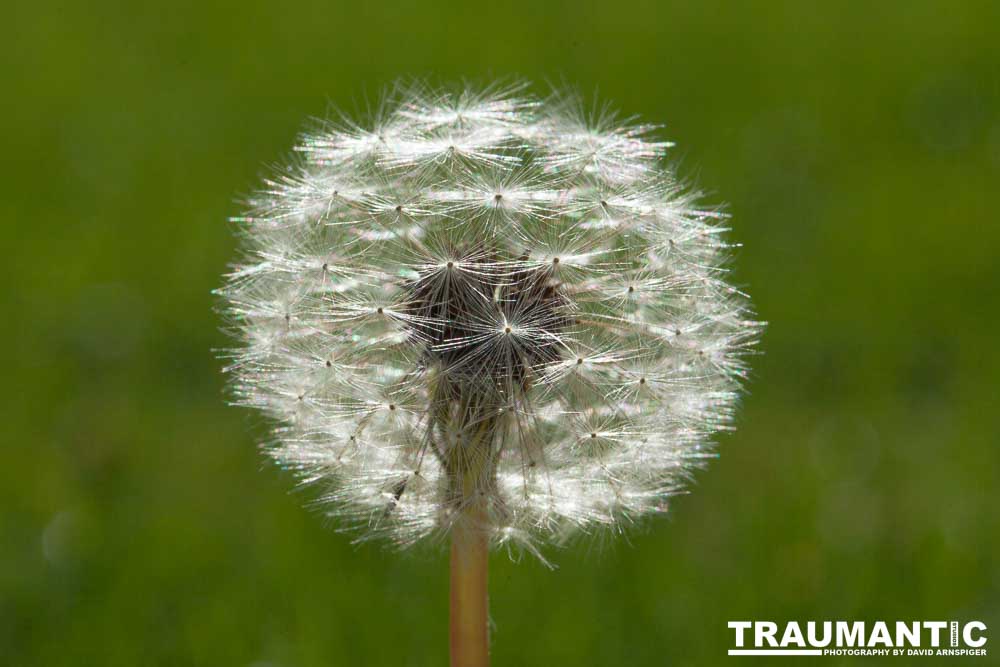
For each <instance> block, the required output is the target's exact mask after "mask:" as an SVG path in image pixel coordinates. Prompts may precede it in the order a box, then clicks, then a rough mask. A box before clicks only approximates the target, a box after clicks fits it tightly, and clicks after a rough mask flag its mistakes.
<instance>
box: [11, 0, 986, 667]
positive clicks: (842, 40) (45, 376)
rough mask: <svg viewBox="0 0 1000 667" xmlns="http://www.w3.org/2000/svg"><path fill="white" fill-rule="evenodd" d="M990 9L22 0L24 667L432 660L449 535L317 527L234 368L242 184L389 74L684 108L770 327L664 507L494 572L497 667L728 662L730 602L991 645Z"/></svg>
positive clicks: (672, 120) (18, 65)
mask: <svg viewBox="0 0 1000 667" xmlns="http://www.w3.org/2000/svg"><path fill="white" fill-rule="evenodd" d="M997 25H1000V11H998V5H996V4H994V3H986V2H983V3H977V2H960V3H945V2H939V3H932V2H912V3H901V2H900V3H860V2H858V3H854V2H839V3H826V4H823V5H821V6H820V5H813V4H807V3H801V4H800V3H788V4H784V3H770V2H758V3H745V4H739V5H735V4H734V3H722V2H705V3H690V4H688V3H684V4H679V3H668V2H648V3H610V4H608V3H594V4H593V5H591V4H590V3H580V2H551V3H522V4H521V5H520V6H507V5H501V4H492V5H491V4H486V3H480V4H469V3H459V2H454V3H445V2H441V3H437V4H401V5H400V6H390V5H388V4H386V3H374V4H364V3H352V4H343V5H337V4H332V3H329V2H311V3H310V2H294V1H293V2H286V3H273V2H271V3H265V2H246V3H241V4H240V5H239V6H234V7H230V8H226V9H222V8H216V7H209V6H204V5H203V4H202V3H186V2H180V3H172V4H162V5H159V6H147V5H141V3H140V5H136V4H135V3H123V4H122V5H120V6H116V5H114V4H112V3H107V2H100V3H79V2H78V3H20V4H18V5H17V6H15V7H12V8H9V9H8V21H7V30H6V31H5V33H6V34H5V38H4V49H3V52H2V53H3V55H2V56H0V58H2V60H0V67H2V69H3V71H4V82H5V84H4V92H5V95H4V98H5V102H4V104H3V106H2V107H0V120H2V128H3V129H2V130H0V132H2V136H3V148H4V150H3V155H4V159H3V162H2V165H0V173H2V182H3V193H4V194H3V197H2V198H0V216H2V220H3V221H4V228H5V231H6V236H7V242H6V243H5V244H4V247H5V248H8V252H7V253H5V254H4V262H3V265H2V269H0V272H2V273H0V276H2V278H3V284H4V289H3V290H2V291H0V305H3V306H4V310H3V312H4V313H5V314H6V317H5V325H4V327H3V333H2V334H0V335H2V336H3V343H4V344H3V349H4V350H5V352H7V354H5V359H6V361H5V363H4V378H5V381H4V385H3V386H4V399H3V407H4V417H3V432H4V434H5V435H4V441H5V447H4V453H5V458H4V461H3V465H0V663H2V664H5V665H6V664H9V665H18V666H33V665H39V666H45V667H56V666H58V665H84V664H99V665H106V666H112V665H130V666H131V665H240V666H244V665H246V666H248V665H258V666H259V665H265V664H267V665H281V666H283V667H292V666H302V667H307V666H312V665H348V664H372V665H393V666H400V667H402V666H406V665H431V664H443V663H444V661H445V659H446V657H445V651H446V642H445V633H446V629H445V624H446V591H445V586H446V579H447V577H446V571H445V568H446V564H445V563H446V559H445V558H444V556H443V553H441V552H440V551H438V550H435V549H424V550H421V551H418V552H417V553H415V554H409V555H405V556H399V555H397V554H395V553H392V552H391V551H386V550H384V549H382V548H380V547H378V546H362V547H353V546H351V545H350V544H349V542H348V539H347V538H345V537H344V536H342V535H339V534H337V533H335V532H334V531H333V530H331V529H330V528H331V527H329V526H326V525H325V524H324V521H323V520H322V518H320V517H318V516H317V515H315V514H310V513H308V512H306V511H304V510H302V509H301V505H302V503H303V502H304V500H306V497H303V496H302V495H297V494H289V492H288V490H289V489H290V488H291V481H292V480H291V479H289V478H288V476H286V475H284V474H282V473H281V472H280V471H277V470H275V469H273V468H271V467H269V466H267V465H265V464H264V463H263V459H262V458H261V457H260V456H259V455H258V452H257V451H256V450H255V447H254V443H255V442H256V441H257V439H258V438H259V437H260V436H261V435H262V434H263V433H264V429H263V428H262V424H261V423H260V422H259V420H258V418H257V417H256V416H253V415H250V414H247V413H245V412H242V411H240V410H236V409H230V408H227V407H225V406H224V402H223V387H222V378H221V376H220V373H219V367H220V363H219V362H218V361H217V360H216V359H215V358H214V355H213V352H212V350H213V349H215V348H219V347H222V346H224V345H225V344H226V340H225V338H224V337H223V336H222V334H221V333H220V332H219V331H218V327H219V321H218V318H217V317H216V316H215V315H214V314H213V312H212V308H213V299H212V297H211V295H210V293H209V292H210V290H211V289H212V288H213V287H215V286H217V285H218V284H219V274H220V273H221V272H222V271H223V270H224V269H225V265H226V263H227V261H229V259H230V258H231V257H232V256H233V248H234V242H233V239H232V237H231V235H230V229H229V227H228V226H227V225H226V223H225V220H226V217H227V216H228V215H231V214H234V213H235V212H236V211H237V208H236V206H235V205H234V204H233V199H234V197H235V196H236V195H238V194H240V193H245V192H247V191H249V190H251V189H252V188H253V187H255V185H256V179H257V177H258V175H259V174H260V172H261V171H262V165H263V164H264V163H265V162H268V161H271V160H275V159H278V158H280V157H281V156H282V155H283V154H284V153H285V152H286V151H287V150H288V149H289V147H290V145H291V143H292V141H293V138H294V136H295V134H296V132H297V131H298V130H299V129H300V128H301V126H302V122H303V120H304V118H305V117H306V116H307V115H310V114H312V115H323V114H324V113H325V112H326V109H327V106H328V104H332V105H334V106H336V107H342V108H347V109H348V110H351V109H354V108H356V107H358V108H363V107H364V106H365V96H366V95H367V96H368V98H369V99H371V98H374V97H377V93H378V89H379V88H380V87H381V86H383V85H386V84H388V83H390V82H391V81H392V80H393V79H394V78H396V77H397V76H400V75H430V76H432V77H433V78H435V79H439V80H444V81H447V80H453V79H457V78H461V77H470V78H472V79H474V80H477V79H478V80H488V79H489V78H490V77H492V76H494V75H508V74H520V75H523V76H525V77H527V78H529V79H532V80H535V81H539V82H544V81H546V80H550V81H555V82H561V81H568V82H574V83H578V84H579V85H581V86H582V87H583V89H584V90H585V91H586V92H590V91H592V90H597V91H598V92H599V94H600V96H601V98H602V99H609V100H613V101H615V102H616V103H617V104H618V105H620V107H621V108H622V109H623V110H625V111H627V112H629V113H638V114H641V115H642V117H643V118H645V119H648V120H654V121H664V122H665V123H666V128H665V130H664V133H665V134H666V135H667V136H669V137H670V138H672V139H675V140H677V141H678V142H679V148H678V149H677V150H676V153H675V155H676V157H678V158H679V159H680V160H681V170H682V172H683V173H685V174H687V175H689V176H691V177H693V178H694V179H695V180H697V181H698V182H700V183H701V184H702V185H704V186H705V187H708V188H711V189H712V191H713V192H717V193H718V195H717V197H718V198H719V199H725V200H727V201H728V202H730V210H731V212H732V213H733V214H734V219H733V227H734V233H733V238H734V239H735V240H737V241H739V242H742V243H744V244H745V245H746V249H745V250H744V251H742V252H741V253H740V257H739V262H738V264H737V268H736V279H737V280H738V281H739V282H741V283H742V284H746V285H748V289H749V291H750V292H751V293H752V295H753V298H754V300H755V303H756V304H757V306H758V308H759V310H760V313H761V316H762V317H763V318H764V319H766V320H769V321H770V323H771V324H770V327H769V329H768V331H767V334H766V336H765V340H764V343H763V349H764V351H765V354H764V355H763V356H761V357H759V358H757V359H755V360H754V373H753V381H752V384H751V387H750V394H749V395H748V397H747V399H746V401H745V407H744V411H743V413H742V418H741V425H740V429H739V431H738V432H737V433H736V434H735V435H733V436H729V437H726V438H724V439H723V441H722V443H721V449H720V451H721V454H722V455H721V458H720V459H719V460H718V461H716V462H714V463H713V464H712V466H711V467H710V468H709V469H708V470H707V471H705V472H704V473H702V474H700V475H699V476H698V483H697V484H696V486H695V488H694V493H693V494H691V495H690V496H685V497H682V498H679V499H678V500H677V501H676V502H675V503H674V513H673V515H672V518H671V519H670V520H661V521H656V522H653V523H652V524H649V525H647V526H645V527H644V528H642V529H640V530H638V531H636V532H634V533H632V534H631V535H630V538H629V540H628V541H627V542H626V541H623V540H618V541H616V542H612V541H610V540H607V539H598V540H590V541H583V542H582V543H581V544H579V545H577V546H575V547H574V548H572V549H568V550H565V551H556V552H549V554H548V555H549V556H550V557H551V558H552V559H553V560H554V561H555V562H556V563H557V564H558V565H559V568H558V569H557V570H556V571H549V570H547V569H545V568H544V567H542V566H541V565H539V564H538V563H537V562H535V561H533V560H532V559H531V558H530V557H528V558H525V559H524V560H523V561H522V562H520V563H513V562H511V561H510V560H508V559H507V558H506V556H504V555H498V556H497V557H496V558H495V559H494V561H493V574H492V577H493V578H492V605H493V617H494V620H495V623H496V630H495V633H494V644H495V645H494V656H495V662H496V664H497V665H522V664H537V665H554V664H566V665H570V664H572V665H580V666H582V665H615V664H626V665H633V666H639V665H664V664H697V665H706V664H714V663H722V662H724V660H727V658H725V657H724V656H725V650H726V648H727V647H728V646H729V644H730V642H731V637H730V633H729V631H728V630H727V629H726V622H727V621H728V620H734V619H761V620H763V619H773V620H778V621H781V620H789V619H795V620H812V619H815V620H824V619H841V618H844V619H857V620H876V619H883V620H894V619H925V618H926V619H952V618H954V619H973V618H978V619H982V620H985V621H986V622H987V623H988V624H990V625H991V627H992V628H994V629H995V628H998V627H1000V606H998V605H1000V570H998V567H1000V566H998V563H1000V561H998V559H997V556H996V554H997V553H1000V521H998V518H997V517H998V513H997V506H998V500H1000V498H998V492H997V485H998V482H1000V449H998V447H997V445H998V442H1000V428H998V422H1000V419H998V416H997V412H998V409H997V398H996V384H997V377H998V374H1000V358H998V354H997V351H996V335H997V334H996V331H997V330H998V328H1000V314H998V309H997V305H998V303H1000V294H998V286H1000V269H998V266H1000V265H998V263H997V261H996V252H997V250H996V249H997V247H998V244H1000V227H998V225H997V224H996V213H995V208H996V207H995V206H994V205H991V204H992V202H991V201H989V200H988V199H987V198H988V197H989V196H991V195H994V194H995V192H996V187H997V183H998V180H1000V179H998V175H1000V174H998V171H1000V79H998V72H1000V39H998V37H1000V36H998V31H997ZM544 90H545V89H544V87H542V86H539V87H538V91H539V92H544Z"/></svg>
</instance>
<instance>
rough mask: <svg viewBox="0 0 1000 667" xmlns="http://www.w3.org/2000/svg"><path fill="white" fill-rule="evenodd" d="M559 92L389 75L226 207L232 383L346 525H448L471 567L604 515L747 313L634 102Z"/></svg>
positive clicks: (714, 220)
mask: <svg viewBox="0 0 1000 667" xmlns="http://www.w3.org/2000/svg"><path fill="white" fill-rule="evenodd" d="M581 108H582V107H581V106H580V105H579V103H578V102H577V101H576V100H574V99H573V98H554V99H551V100H548V101H545V102H542V101H538V100H536V99H534V98H531V97H530V96H528V95H526V94H525V88H524V86H520V85H518V86H513V87H491V88H488V89H486V90H483V91H462V92H458V93H454V94H453V93H449V92H441V91H432V90H428V89H424V88H420V87H410V88H406V89H400V91H399V92H398V93H397V94H396V95H395V96H393V97H390V98H389V99H387V101H386V102H385V103H384V104H383V105H382V106H381V107H380V108H379V111H378V112H377V113H376V114H375V117H374V119H373V121H372V122H371V124H370V126H367V127H365V126H361V125H358V124H356V123H354V122H353V121H348V120H345V121H342V122H340V123H336V124H322V125H320V126H319V127H318V128H317V129H316V130H314V131H313V132H310V133H309V134H307V135H305V136H304V137H303V138H302V140H301V141H300V142H299V147H298V155H299V157H298V158H297V160H296V161H295V162H294V163H293V165H292V166H291V167H290V168H288V169H287V170H285V171H282V172H281V173H279V174H276V175H275V176H274V177H272V178H271V179H269V180H267V181H266V182H265V185H264V188H263V189H262V191H261V192H260V193H259V194H257V195H255V196H254V197H252V198H251V199H250V201H249V211H248V212H247V214H246V215H244V216H241V217H239V218H235V220H236V221H237V222H238V224H239V225H240V226H241V229H242V233H243V236H244V238H245V253H244V258H243V260H242V261H241V262H240V263H239V264H238V265H237V266H236V267H234V268H233V270H232V271H231V272H230V273H229V274H228V275H227V276H226V281H227V282H226V286H225V287H223V288H222V289H220V290H219V292H220V293H221V294H222V296H223V298H224V299H225V301H226V310H227V313H228V316H229V318H230V320H231V323H232V328H233V329H234V330H235V333H236V336H237V338H238V339H239V340H240V346H239V347H238V348H237V349H235V350H233V351H232V356H233V359H232V363H231V364H230V365H229V367H228V370H229V372H230V373H231V374H232V379H233V384H234V388H235V397H236V402H237V403H240V404H243V405H247V406H250V407H254V408H257V409H260V410H263V411H264V412H265V413H267V414H268V415H269V416H271V417H273V418H274V419H275V420H276V421H277V424H278V425H277V427H276V428H275V431H274V438H273V442H272V443H271V445H270V447H269V448H268V452H269V453H270V455H271V456H272V457H273V458H274V459H275V460H276V461H277V462H278V463H280V464H281V465H282V466H284V467H285V468H287V469H289V470H292V471H294V472H295V473H296V474H297V475H298V476H299V477H300V478H301V480H302V482H303V483H306V484H311V485H319V486H320V487H321V488H322V494H321V496H320V498H319V503H320V505H321V506H322V507H323V508H324V509H325V510H326V511H327V512H329V513H330V514H331V515H334V516H337V517H340V518H342V519H344V520H345V521H346V522H347V524H348V525H351V526H355V527H357V528H358V530H359V535H360V539H371V538H375V537H380V536H385V537H388V538H390V539H391V540H393V541H394V542H395V543H396V544H399V545H404V546H405V545H409V544H412V543H414V542H416V541H418V540H420V539H422V538H425V537H428V536H431V535H434V534H442V533H447V532H449V531H451V532H453V533H454V534H455V542H454V544H455V545H456V546H455V547H453V549H458V551H454V550H453V562H457V563H460V564H461V563H466V564H468V567H469V568H472V570H475V569H476V568H477V567H485V566H484V565H481V564H482V563H484V561H483V560H482V559H483V558H484V557H485V556H484V555H483V554H484V553H485V549H486V545H487V544H492V545H501V544H505V543H517V544H521V545H523V546H525V547H527V548H528V549H530V550H532V551H536V545H538V544H541V543H544V542H545V541H549V540H550V541H552V542H554V543H562V542H563V541H565V539H566V537H567V536H568V535H570V534H572V533H574V532H579V531H587V530H589V529H591V528H593V527H599V526H610V527H614V528H615V529H620V528H621V527H623V526H625V525H627V524H630V523H632V522H633V521H634V520H635V519H636V518H637V517H640V516H643V515H646V514H651V513H659V512H663V511H664V510H665V509H666V507H667V505H666V502H665V501H666V499H667V498H669V497H670V496H671V495H673V494H675V493H677V492H678V491H680V490H681V488H682V487H683V484H684V482H685V480H686V479H687V478H688V476H689V474H690V471H691V470H692V469H693V468H695V467H697V466H699V465H701V464H702V462H703V460H704V459H705V457H706V455H707V453H709V452H710V451H711V450H710V446H711V438H712V436H713V435H714V434H715V433H718V432H720V431H724V430H727V429H729V428H731V425H732V416H733V411H734V407H735V403H736V400H737V398H738V395H739V384H740V381H741V379H742V378H744V377H745V375H746V370H747V369H746V365H745V358H746V356H747V354H748V353H749V352H751V351H752V349H753V347H754V345H755V343H756V341H757V339H758V337H759V333H760V330H761V327H762V325H761V324H760V323H759V322H756V321H754V319H753V314H752V312H751V310H750V308H749V305H748V301H747V299H746V297H745V296H744V295H743V294H742V293H741V292H739V291H738V290H736V289H734V288H732V287H731V286H729V285H728V284H726V282H725V281H724V279H725V272H724V270H723V266H724V264H725V262H726V261H727V259H728V257H727V253H728V252H729V248H730V245H729V244H728V243H726V242H725V241H724V239H723V238H722V234H723V232H724V231H725V228H724V227H723V226H721V223H722V221H724V220H725V217H724V216H723V215H721V214H720V213H719V212H718V211H715V210H712V209H707V208H705V207H703V206H702V205H700V204H699V198H698V195H697V193H695V192H692V191H689V190H687V189H685V188H684V187H683V186H682V185H681V184H680V183H679V182H678V181H677V179H676V178H675V176H674V174H673V173H672V171H671V170H670V169H669V168H668V167H667V166H665V165H664V164H663V162H662V160H661V158H662V156H663V155H664V153H665V151H666V150H667V149H668V148H669V147H670V146H671V144H670V143H667V142H663V141H659V140H655V139H654V138H652V133H653V131H654V130H655V127H653V126H649V125H636V124H632V123H630V122H622V121H621V120H619V119H618V117H616V116H615V115H614V114H611V113H609V112H607V111H602V112H601V113H598V114H596V115H593V116H588V115H587V114H585V113H583V112H582V111H581ZM476 563H480V565H476ZM472 570H468V571H466V570H463V569H462V567H458V569H457V570H453V586H459V587H466V588H468V587H475V586H485V578H483V580H482V582H480V581H479V580H478V579H477V578H476V577H478V576H479V575H481V574H483V573H482V572H480V573H478V574H477V573H476V572H472ZM456 572H457V574H456ZM483 572H484V570H483ZM454 577H458V578H459V580H458V581H457V582H456V580H455V579H454ZM462 577H472V578H466V579H463V578H462ZM462 590H465V589H464V588H463V589H462ZM484 613H485V612H484ZM465 631H468V632H475V633H481V632H485V630H483V629H482V628H479V627H478V626H477V627H474V628H471V629H470V628H465V629H464V630H463V629H461V628H459V630H458V632H460V633H461V632H465ZM463 650H464V649H463ZM470 664H471V663H470ZM477 664H478V663H477Z"/></svg>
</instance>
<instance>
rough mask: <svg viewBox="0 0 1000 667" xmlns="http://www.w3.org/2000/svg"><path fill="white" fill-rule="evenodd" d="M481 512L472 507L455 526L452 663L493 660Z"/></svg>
mask: <svg viewBox="0 0 1000 667" xmlns="http://www.w3.org/2000/svg"><path fill="white" fill-rule="evenodd" d="M480 523H481V516H479V512H476V511H474V510H470V511H468V512H467V513H466V516H464V517H462V519H460V520H459V521H458V522H457V523H456V524H455V527H454V529H453V530H452V542H451V628H450V635H451V667H488V665H489V664H490V654H489V635H488V632H487V624H488V619H487V616H488V605H489V602H488V590H487V583H486V582H487V568H488V560H487V557H488V555H489V548H488V545H487V540H486V535H485V533H484V532H483V530H482V526H481V525H480Z"/></svg>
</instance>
